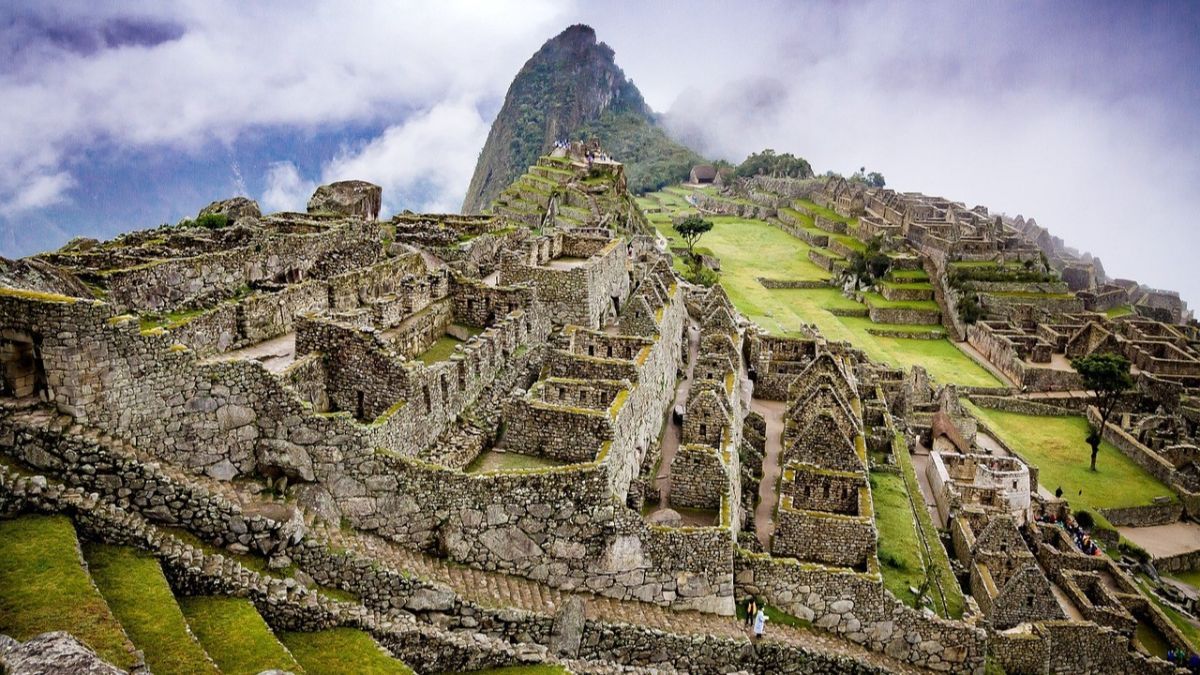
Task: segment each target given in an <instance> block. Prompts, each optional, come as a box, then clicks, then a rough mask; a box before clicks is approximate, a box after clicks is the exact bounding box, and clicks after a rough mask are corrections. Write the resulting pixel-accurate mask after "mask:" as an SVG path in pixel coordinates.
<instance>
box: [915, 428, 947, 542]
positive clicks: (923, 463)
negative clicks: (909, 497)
mask: <svg viewBox="0 0 1200 675" xmlns="http://www.w3.org/2000/svg"><path fill="white" fill-rule="evenodd" d="M912 462H913V470H914V471H915V472H916V474H917V485H919V486H921V501H923V502H924V503H925V509H926V510H927V511H929V517H930V518H932V519H933V522H935V523H937V524H938V526H939V527H945V526H946V523H945V522H943V521H942V516H941V514H940V513H939V512H938V507H937V498H936V497H934V494H933V486H932V485H930V483H929V475H928V474H927V473H926V470H927V468H928V467H929V448H926V447H925V446H924V445H922V444H920V443H918V444H917V445H916V446H915V447H914V448H913V452H912Z"/></svg>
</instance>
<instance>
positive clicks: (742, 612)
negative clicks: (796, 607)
mask: <svg viewBox="0 0 1200 675" xmlns="http://www.w3.org/2000/svg"><path fill="white" fill-rule="evenodd" d="M763 614H766V615H767V631H768V633H769V632H770V629H771V624H775V625H777V626H791V627H793V628H812V622H811V621H805V620H804V619H801V618H800V617H798V616H792V615H791V614H788V613H787V612H785V611H783V610H781V609H779V608H778V607H774V606H772V605H763ZM734 618H736V619H737V620H738V625H742V624H744V623H745V621H746V603H745V602H739V603H738V606H737V609H736V610H734Z"/></svg>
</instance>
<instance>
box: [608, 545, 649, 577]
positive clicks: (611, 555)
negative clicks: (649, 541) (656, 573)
mask: <svg viewBox="0 0 1200 675" xmlns="http://www.w3.org/2000/svg"><path fill="white" fill-rule="evenodd" d="M645 567H646V558H645V555H644V554H643V553H642V540H641V539H640V538H638V537H637V536H636V535H625V536H620V537H615V538H613V540H612V541H611V542H610V543H609V545H608V550H607V551H605V552H604V558H603V559H602V560H601V561H600V570H599V571H600V572H606V573H610V574H618V573H621V572H627V571H629V570H631V569H637V568H645Z"/></svg>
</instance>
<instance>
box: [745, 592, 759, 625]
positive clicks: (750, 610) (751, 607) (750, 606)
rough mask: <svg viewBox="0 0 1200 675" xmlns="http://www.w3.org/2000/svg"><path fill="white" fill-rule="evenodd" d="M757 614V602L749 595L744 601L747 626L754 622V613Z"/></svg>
mask: <svg viewBox="0 0 1200 675" xmlns="http://www.w3.org/2000/svg"><path fill="white" fill-rule="evenodd" d="M755 614H758V603H757V602H755V601H754V596H750V600H749V601H747V602H746V627H747V628H749V627H750V626H751V625H753V624H754V615H755Z"/></svg>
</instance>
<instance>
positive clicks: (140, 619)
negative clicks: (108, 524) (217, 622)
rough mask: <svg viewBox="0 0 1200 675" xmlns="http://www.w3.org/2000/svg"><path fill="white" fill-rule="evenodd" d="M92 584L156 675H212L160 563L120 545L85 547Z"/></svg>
mask: <svg viewBox="0 0 1200 675" xmlns="http://www.w3.org/2000/svg"><path fill="white" fill-rule="evenodd" d="M84 556H85V557H86V558H87V561H88V568H89V569H90V570H91V572H92V579H94V580H95V582H96V586H97V587H99V588H100V593H101V594H102V595H103V596H104V598H105V600H107V601H108V606H109V607H110V608H111V609H112V613H113V614H114V615H116V617H117V619H119V620H120V622H121V625H122V626H124V627H125V631H126V633H128V634H129V638H130V639H131V640H133V643H134V645H135V646H137V648H138V649H141V650H142V651H143V652H144V653H145V655H146V665H147V666H148V667H149V668H150V670H151V671H153V672H156V673H216V672H217V669H216V666H214V665H213V664H212V662H211V661H209V660H208V656H207V655H206V654H205V653H204V648H203V647H201V646H200V643H199V642H198V641H197V640H196V638H195V637H194V636H192V634H191V633H189V632H188V627H187V621H185V620H184V618H183V612H182V611H180V609H179V605H178V604H177V603H176V602H175V597H174V595H173V594H172V592H171V587H170V585H168V584H167V578H166V577H165V576H163V572H162V568H161V567H160V566H159V564H158V560H157V559H156V558H155V557H154V556H152V555H150V554H149V553H145V552H143V551H138V550H135V549H132V548H129V547H124V546H108V545H104V544H87V545H85V546H84Z"/></svg>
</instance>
